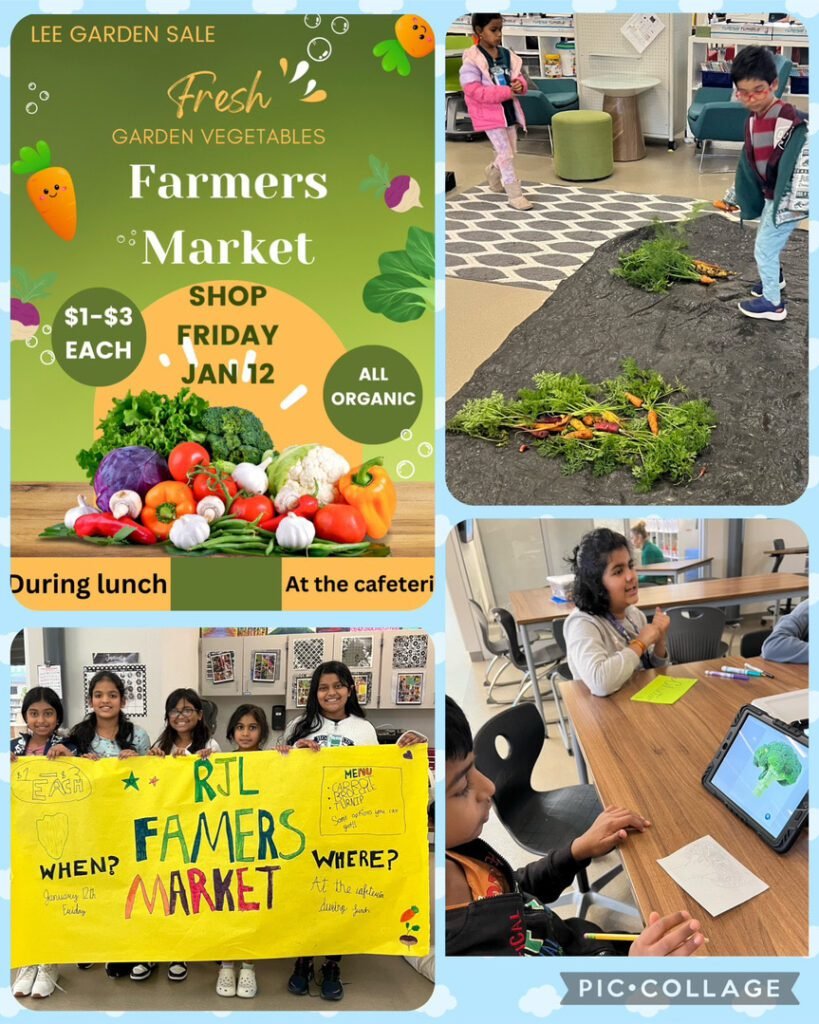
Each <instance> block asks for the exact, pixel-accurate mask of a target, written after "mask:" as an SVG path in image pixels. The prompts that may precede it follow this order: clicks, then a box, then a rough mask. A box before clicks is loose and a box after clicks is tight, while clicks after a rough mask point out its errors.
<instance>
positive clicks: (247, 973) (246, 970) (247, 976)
mask: <svg viewBox="0 0 819 1024" xmlns="http://www.w3.org/2000/svg"><path fill="white" fill-rule="evenodd" d="M236 995H237V996H238V997H239V998H240V999H252V998H253V997H254V996H255V995H256V971H255V969H254V968H253V967H243V968H242V969H241V971H239V981H238V984H237V985H236Z"/></svg>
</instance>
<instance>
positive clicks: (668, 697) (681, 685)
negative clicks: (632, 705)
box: [631, 676, 697, 704]
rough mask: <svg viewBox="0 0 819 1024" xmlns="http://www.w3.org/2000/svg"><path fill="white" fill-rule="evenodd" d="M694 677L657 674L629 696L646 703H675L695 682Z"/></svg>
mask: <svg viewBox="0 0 819 1024" xmlns="http://www.w3.org/2000/svg"><path fill="white" fill-rule="evenodd" d="M696 681H697V680H696V679H678V678H677V676H657V677H656V678H654V679H652V680H651V682H650V683H649V684H648V686H644V687H643V688H642V690H638V691H637V693H635V694H634V696H633V697H632V698H631V699H632V700H641V701H644V702H645V703H646V704H675V703H676V702H677V701H678V700H679V699H680V697H682V696H683V694H685V693H687V692H688V691H689V690H690V689H691V687H692V686H693V685H694V683H696Z"/></svg>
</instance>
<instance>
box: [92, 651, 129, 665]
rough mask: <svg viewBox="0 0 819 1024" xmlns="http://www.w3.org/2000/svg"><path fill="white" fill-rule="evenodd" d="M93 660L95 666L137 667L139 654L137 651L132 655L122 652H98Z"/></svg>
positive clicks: (93, 655)
mask: <svg viewBox="0 0 819 1024" xmlns="http://www.w3.org/2000/svg"><path fill="white" fill-rule="evenodd" d="M91 660H92V661H93V662H94V664H95V665H124V664H129V665H136V664H138V663H139V654H138V652H136V651H132V652H130V653H123V652H120V651H112V652H109V653H104V652H97V653H94V654H92V655H91Z"/></svg>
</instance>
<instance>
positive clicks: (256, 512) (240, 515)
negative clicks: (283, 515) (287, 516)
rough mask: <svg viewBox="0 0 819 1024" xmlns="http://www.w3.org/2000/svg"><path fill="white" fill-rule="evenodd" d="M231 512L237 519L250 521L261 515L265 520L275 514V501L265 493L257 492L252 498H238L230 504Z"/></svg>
mask: <svg viewBox="0 0 819 1024" xmlns="http://www.w3.org/2000/svg"><path fill="white" fill-rule="evenodd" d="M230 514H231V515H232V516H236V518H237V519H246V520H247V521H248V522H249V523H252V522H253V521H254V520H255V519H258V518H259V516H261V517H262V521H264V520H265V519H270V517H271V516H272V515H273V502H272V501H271V500H270V498H266V497H265V496H264V495H263V494H256V495H254V496H253V497H252V498H237V499H236V500H235V501H234V502H233V504H232V505H231V506H230Z"/></svg>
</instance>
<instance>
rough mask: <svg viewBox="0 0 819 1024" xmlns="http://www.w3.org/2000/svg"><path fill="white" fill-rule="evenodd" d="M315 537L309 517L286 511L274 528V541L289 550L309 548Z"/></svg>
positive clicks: (314, 529) (313, 527)
mask: <svg viewBox="0 0 819 1024" xmlns="http://www.w3.org/2000/svg"><path fill="white" fill-rule="evenodd" d="M315 538H316V528H315V526H313V524H312V523H311V522H310V520H309V519H305V518H304V516H297V515H295V514H294V513H293V512H288V513H287V515H286V516H285V517H284V519H282V521H281V522H280V523H279V525H278V527H277V528H276V543H277V544H278V545H279V546H280V547H283V548H288V549H289V550H290V551H303V550H304V549H305V548H309V547H310V545H311V544H312V543H313V541H314V540H315Z"/></svg>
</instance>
